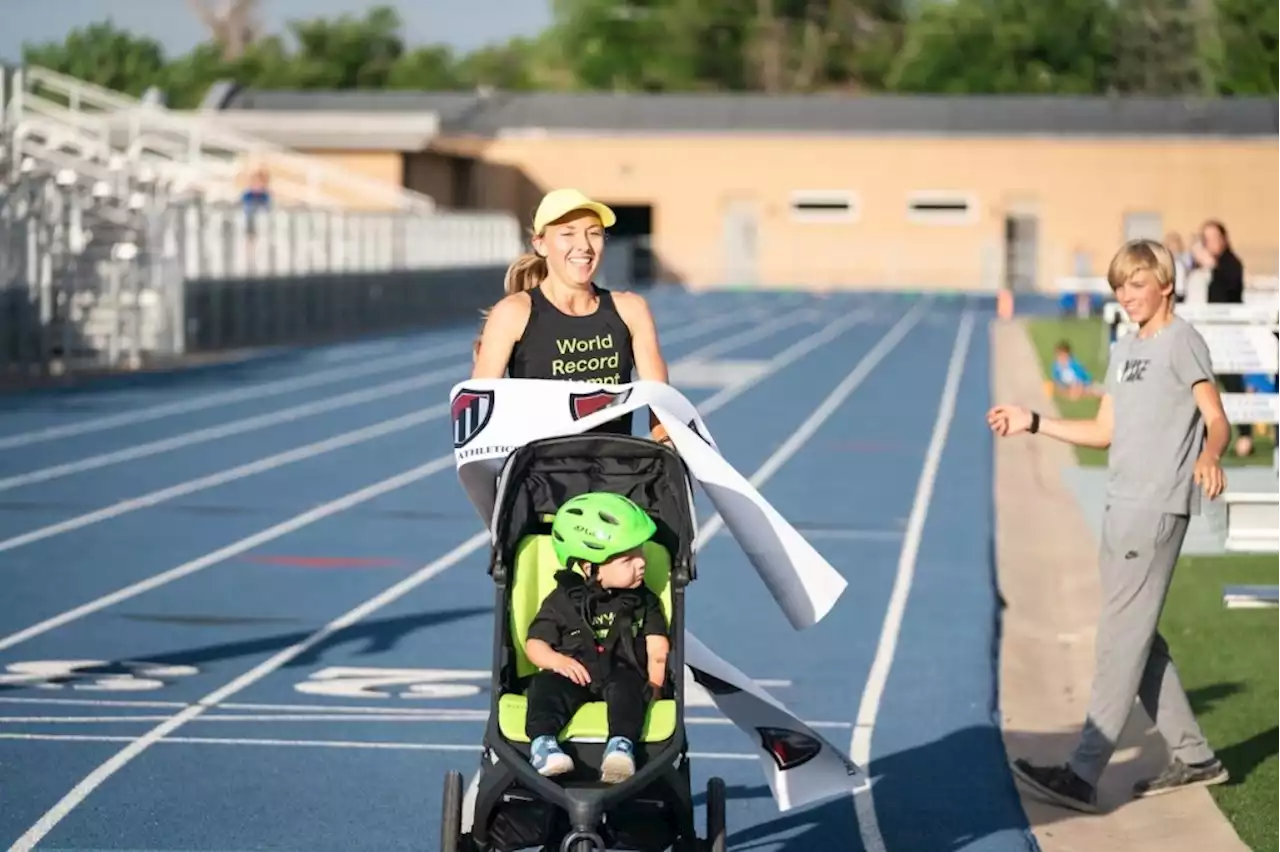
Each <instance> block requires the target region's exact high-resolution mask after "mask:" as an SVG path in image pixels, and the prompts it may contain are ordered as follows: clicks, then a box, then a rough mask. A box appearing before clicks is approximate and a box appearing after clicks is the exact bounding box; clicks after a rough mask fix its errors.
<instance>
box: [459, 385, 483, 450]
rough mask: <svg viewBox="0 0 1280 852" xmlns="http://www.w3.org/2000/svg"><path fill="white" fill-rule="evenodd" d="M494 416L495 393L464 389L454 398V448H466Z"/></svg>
mask: <svg viewBox="0 0 1280 852" xmlns="http://www.w3.org/2000/svg"><path fill="white" fill-rule="evenodd" d="M492 416H493V391H491V390H468V389H467V388H463V389H462V390H460V391H458V395H457V396H455V397H454V398H453V448H454V449H455V450H456V449H460V448H461V447H465V446H466V445H467V442H468V441H470V440H471V439H472V438H474V437H475V436H476V435H479V434H480V432H481V430H483V429H484V427H485V426H487V425H488V424H489V418H490V417H492Z"/></svg>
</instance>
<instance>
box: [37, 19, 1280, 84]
mask: <svg viewBox="0 0 1280 852" xmlns="http://www.w3.org/2000/svg"><path fill="white" fill-rule="evenodd" d="M1276 22H1277V10H1276V6H1275V4H1274V2H1270V1H1269V0H1054V2H1043V3H1042V2H1026V1H1025V0H554V6H553V21H552V25H551V26H550V27H549V28H548V30H547V31H546V32H545V33H543V34H542V35H541V36H539V37H537V38H533V39H527V38H517V39H512V40H510V41H508V42H506V43H503V44H492V45H488V46H485V47H483V48H480V49H478V50H476V51H474V52H472V53H470V54H467V55H457V54H456V53H455V52H454V51H453V50H451V49H450V48H449V47H447V46H445V45H442V44H427V45H407V44H405V42H404V38H403V36H402V33H401V20H400V16H399V14H398V13H397V12H396V11H395V9H394V8H392V7H390V6H377V7H374V8H372V9H370V10H369V11H368V12H367V13H366V14H365V15H364V17H355V16H351V15H343V16H340V17H337V18H328V19H326V18H314V19H311V20H298V21H291V22H290V23H289V25H288V27H287V32H286V33H284V34H279V35H268V36H263V37H260V38H258V39H256V40H255V41H253V42H252V43H250V44H249V45H248V47H247V48H246V49H245V50H244V51H243V52H242V53H240V54H239V55H238V56H237V57H236V58H235V59H232V60H228V59H226V58H224V54H223V50H222V49H221V47H220V46H219V45H218V44H216V43H213V42H212V41H210V42H206V43H204V44H200V45H198V46H196V47H195V48H194V49H193V50H191V51H190V52H189V53H187V54H185V55H182V56H176V57H166V56H165V55H164V52H163V50H162V49H161V47H160V45H159V44H157V43H156V42H155V41H154V40H152V39H148V38H144V37H141V36H136V35H134V34H132V33H129V32H126V31H124V30H121V29H118V28H117V27H116V26H115V25H114V24H113V23H112V22H111V21H109V20H108V21H104V22H101V23H96V24H93V25H91V26H88V27H82V28H78V29H75V30H72V31H71V32H70V33H69V34H68V35H67V37H66V39H65V40H64V41H63V42H61V43H48V44H41V45H26V46H25V49H24V55H23V59H24V61H25V62H27V63H30V64H34V65H42V66H45V67H48V68H51V69H53V70H55V71H60V72H62V73H65V74H69V75H71V76H74V77H78V78H80V79H83V80H88V81H90V82H93V83H97V84H99V85H102V86H105V87H108V88H111V89H115V90H118V91H123V92H127V93H129V94H133V95H139V94H141V93H142V92H144V91H145V90H146V89H147V88H148V87H150V86H158V87H160V88H161V89H162V90H163V91H164V92H165V93H166V95H167V97H168V102H169V104H170V105H171V106H174V107H178V108H190V107H192V106H195V105H196V104H198V103H199V101H200V99H201V98H202V97H203V96H204V94H205V92H206V91H207V90H208V87H209V86H210V85H211V84H212V83H214V82H215V81H217V80H224V79H227V80H234V81H237V82H239V83H241V84H244V85H247V86H251V87H254V88H260V89H294V90H306V89H328V90H334V89H410V90H421V91H442V90H444V91H447V90H452V91H466V90H473V89H475V88H477V87H480V86H488V87H494V88H498V89H506V90H532V89H550V90H563V91H571V90H615V91H665V92H680V91H763V92H811V91H830V90H837V91H850V92H855V91H867V92H878V91H900V92H921V93H950V94H982V93H1001V94H1011V93H1031V94H1098V93H1109V92H1117V93H1130V94H1138V93H1141V94H1156V95H1165V94H1206V95H1246V94H1248V95H1274V94H1275V93H1276V91H1277V89H1276V80H1277V59H1276V56H1277V23H1276Z"/></svg>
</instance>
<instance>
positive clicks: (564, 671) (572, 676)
mask: <svg viewBox="0 0 1280 852" xmlns="http://www.w3.org/2000/svg"><path fill="white" fill-rule="evenodd" d="M555 673H556V674H558V675H560V676H561V677H567V678H568V679H569V680H571V681H573V682H574V683H576V684H577V685H578V686H586V685H587V684H589V683H591V674H590V673H589V672H588V671H587V667H586V666H584V665H583V664H582V663H580V662H578V661H577V660H575V659H574V658H573V657H569V656H566V655H564V654H561V655H560V659H559V660H558V661H557V662H556V667H555Z"/></svg>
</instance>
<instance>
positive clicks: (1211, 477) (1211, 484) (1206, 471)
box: [1191, 451, 1227, 500]
mask: <svg viewBox="0 0 1280 852" xmlns="http://www.w3.org/2000/svg"><path fill="white" fill-rule="evenodd" d="M1191 478H1192V480H1194V481H1195V483H1196V485H1199V486H1200V487H1201V488H1202V489H1204V496H1206V497H1208V498H1209V499H1210V500H1212V499H1214V498H1215V497H1217V496H1218V495H1219V494H1221V493H1222V492H1223V489H1225V488H1226V487H1227V475H1226V474H1225V473H1223V472H1222V464H1221V462H1220V461H1219V460H1218V457H1217V456H1215V455H1213V454H1212V453H1210V452H1208V451H1204V452H1201V453H1200V457H1199V458H1197V459H1196V466H1195V469H1194V470H1193V471H1192V473H1191Z"/></svg>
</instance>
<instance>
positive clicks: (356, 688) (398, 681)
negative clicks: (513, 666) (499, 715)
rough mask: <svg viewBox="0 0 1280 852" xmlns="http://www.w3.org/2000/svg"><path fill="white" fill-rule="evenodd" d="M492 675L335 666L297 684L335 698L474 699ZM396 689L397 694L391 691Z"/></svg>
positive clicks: (473, 672) (313, 693)
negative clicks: (482, 684) (478, 682)
mask: <svg viewBox="0 0 1280 852" xmlns="http://www.w3.org/2000/svg"><path fill="white" fill-rule="evenodd" d="M488 680H489V672H488V671H484V670H472V669H370V668H355V667H350V666H331V667H329V668H327V669H321V670H320V671H318V672H315V673H314V674H312V675H311V678H310V679H309V680H306V681H303V682H302V683H299V684H295V685H294V689H296V690H298V691H299V692H305V693H307V694H308V695H328V696H332V697H335V698H391V697H393V696H394V697H398V698H470V697H471V696H473V695H479V694H480V691H481V688H482V687H481V684H477V683H468V682H467V681H480V682H481V683H483V682H487V681H488ZM388 690H393V691H388Z"/></svg>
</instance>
